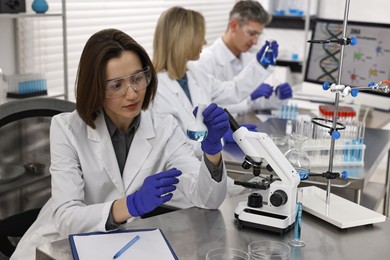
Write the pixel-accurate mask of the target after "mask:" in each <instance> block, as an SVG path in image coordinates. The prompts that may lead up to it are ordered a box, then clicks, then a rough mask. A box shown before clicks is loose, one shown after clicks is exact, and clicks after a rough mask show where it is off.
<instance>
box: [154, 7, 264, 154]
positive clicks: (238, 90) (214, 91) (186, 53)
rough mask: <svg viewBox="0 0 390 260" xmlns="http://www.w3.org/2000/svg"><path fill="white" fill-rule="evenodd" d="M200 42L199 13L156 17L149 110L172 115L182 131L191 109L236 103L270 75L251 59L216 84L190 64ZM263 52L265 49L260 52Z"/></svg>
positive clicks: (175, 10)
mask: <svg viewBox="0 0 390 260" xmlns="http://www.w3.org/2000/svg"><path fill="white" fill-rule="evenodd" d="M204 43H205V20H204V17H203V16H202V15H201V14H200V13H199V12H196V11H193V10H188V9H184V8H182V7H172V8H170V9H168V10H166V11H165V12H164V13H163V14H162V15H161V16H160V18H159V20H158V22H157V27H156V30H155V33H154V42H153V63H154V65H155V68H156V71H157V76H158V84H159V86H158V89H157V95H156V99H155V102H154V104H153V107H154V108H156V109H157V110H158V111H160V112H164V113H168V114H172V115H173V116H174V117H175V118H177V120H178V121H179V124H180V126H181V127H182V129H183V130H184V131H186V128H187V126H188V125H189V124H190V123H191V122H192V121H193V119H194V117H193V115H192V110H193V109H194V107H195V106H196V105H198V104H201V103H203V104H209V103H210V102H215V103H217V104H218V105H220V106H224V107H225V106H228V105H230V104H237V103H239V102H241V101H243V100H244V99H246V98H247V97H248V96H250V95H251V93H252V92H253V91H254V90H255V89H256V88H257V87H258V86H259V85H260V84H261V83H262V82H263V80H264V79H265V78H266V77H267V76H268V75H269V74H270V69H265V68H264V67H263V66H262V65H261V64H260V63H259V62H258V61H257V59H256V58H255V57H253V59H252V60H251V61H250V62H249V63H248V66H247V67H246V68H245V69H244V70H242V71H241V73H240V74H238V75H237V76H236V77H235V78H234V79H233V80H232V81H226V82H223V81H220V80H218V79H216V78H215V77H213V76H211V75H208V74H207V73H205V72H204V71H203V70H201V69H197V68H196V67H195V66H194V64H193V63H192V62H191V61H196V60H197V59H199V55H200V52H201V50H202V47H203V44H204ZM264 49H265V46H264V47H263V48H262V49H261V50H260V52H264ZM192 144H193V147H194V150H195V152H196V154H197V155H198V156H199V155H200V149H199V145H198V144H197V143H196V142H195V141H192Z"/></svg>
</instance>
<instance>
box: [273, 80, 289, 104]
mask: <svg viewBox="0 0 390 260" xmlns="http://www.w3.org/2000/svg"><path fill="white" fill-rule="evenodd" d="M275 95H276V96H278V97H279V99H281V100H283V99H288V98H291V97H292V88H291V86H290V84H288V83H283V84H280V85H279V86H277V87H276V89H275Z"/></svg>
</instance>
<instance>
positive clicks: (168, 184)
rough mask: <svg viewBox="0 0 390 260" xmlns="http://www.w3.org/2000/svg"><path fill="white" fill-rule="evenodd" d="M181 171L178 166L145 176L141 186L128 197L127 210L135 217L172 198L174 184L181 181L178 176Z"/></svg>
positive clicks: (174, 188)
mask: <svg viewBox="0 0 390 260" xmlns="http://www.w3.org/2000/svg"><path fill="white" fill-rule="evenodd" d="M180 175H181V171H180V170H177V169H176V168H173V169H170V170H168V171H165V172H160V173H157V174H155V175H152V176H148V177H147V178H145V180H144V183H143V184H142V186H141V188H140V189H139V190H138V191H136V192H134V193H133V194H130V195H128V196H127V198H126V205H127V210H128V211H129V213H130V215H132V216H133V217H138V216H142V215H144V214H146V213H148V212H150V211H152V210H154V209H155V208H157V207H158V206H160V205H161V204H163V203H165V202H167V201H169V200H170V199H171V198H172V196H173V195H172V193H170V192H172V191H174V190H176V186H174V184H177V183H179V179H178V178H176V177H177V176H180Z"/></svg>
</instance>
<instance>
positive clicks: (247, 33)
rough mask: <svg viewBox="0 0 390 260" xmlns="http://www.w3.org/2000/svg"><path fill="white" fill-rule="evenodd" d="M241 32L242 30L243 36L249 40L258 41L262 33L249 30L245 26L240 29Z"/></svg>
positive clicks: (247, 26) (248, 27)
mask: <svg viewBox="0 0 390 260" xmlns="http://www.w3.org/2000/svg"><path fill="white" fill-rule="evenodd" d="M242 30H243V32H244V34H245V36H246V37H248V38H250V39H258V38H259V37H260V35H261V33H262V32H258V31H256V30H255V29H253V28H251V27H250V26H249V25H247V24H246V25H244V26H243V27H242Z"/></svg>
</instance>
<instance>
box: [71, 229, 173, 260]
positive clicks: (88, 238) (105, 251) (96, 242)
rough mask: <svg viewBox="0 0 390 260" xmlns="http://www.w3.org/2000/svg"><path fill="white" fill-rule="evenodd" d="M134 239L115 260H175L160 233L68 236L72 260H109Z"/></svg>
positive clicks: (136, 230) (145, 230)
mask: <svg viewBox="0 0 390 260" xmlns="http://www.w3.org/2000/svg"><path fill="white" fill-rule="evenodd" d="M136 235H139V236H140V239H139V241H137V243H135V244H134V245H133V246H132V247H131V248H129V249H128V250H126V252H125V253H124V254H123V255H122V256H121V257H119V258H118V260H120V259H121V258H122V259H173V260H178V259H179V258H178V257H177V256H176V254H175V252H174V251H173V249H172V247H171V245H170V244H169V242H168V240H167V239H166V237H165V236H164V234H163V232H162V231H161V229H158V228H157V229H156V228H155V229H133V230H116V231H112V232H90V233H80V234H72V235H69V243H70V248H71V250H72V255H73V259H75V260H89V259H91V260H92V259H93V260H97V259H113V257H114V255H115V253H116V252H118V251H119V250H120V249H121V248H122V247H123V246H124V245H125V244H126V243H127V242H129V241H130V240H131V239H132V238H134V237H135V236H136Z"/></svg>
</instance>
